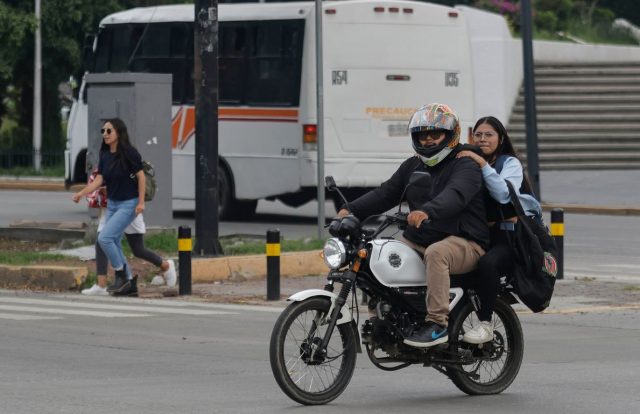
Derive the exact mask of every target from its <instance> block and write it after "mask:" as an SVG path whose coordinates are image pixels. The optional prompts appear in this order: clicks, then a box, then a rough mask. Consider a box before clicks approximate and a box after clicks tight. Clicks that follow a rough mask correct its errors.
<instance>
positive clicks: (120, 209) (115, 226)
mask: <svg viewBox="0 0 640 414" xmlns="http://www.w3.org/2000/svg"><path fill="white" fill-rule="evenodd" d="M136 205H138V199H137V198H132V199H130V200H124V201H116V200H111V199H108V201H107V212H106V216H105V224H104V228H103V229H102V231H101V232H100V234H99V235H98V243H100V247H102V250H103V251H104V254H106V255H107V258H108V259H109V262H111V266H112V267H113V268H114V269H115V270H121V269H122V267H123V266H125V265H127V259H126V258H125V257H124V253H122V235H123V234H124V229H126V228H127V226H128V225H129V224H131V222H132V221H133V219H134V218H136ZM126 268H127V278H128V279H131V269H130V268H129V266H128V265H127V266H126Z"/></svg>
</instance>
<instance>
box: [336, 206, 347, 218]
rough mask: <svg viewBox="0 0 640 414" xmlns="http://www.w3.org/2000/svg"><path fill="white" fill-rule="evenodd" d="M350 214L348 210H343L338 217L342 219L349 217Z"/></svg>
mask: <svg viewBox="0 0 640 414" xmlns="http://www.w3.org/2000/svg"><path fill="white" fill-rule="evenodd" d="M349 214H350V213H349V210H347V209H346V208H342V209H340V211H338V215H337V217H339V218H342V217H346V216H348V215H349Z"/></svg>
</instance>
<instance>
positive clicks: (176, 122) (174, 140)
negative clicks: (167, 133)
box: [171, 108, 182, 148]
mask: <svg viewBox="0 0 640 414" xmlns="http://www.w3.org/2000/svg"><path fill="white" fill-rule="evenodd" d="M181 121H182V108H180V109H178V112H176V116H175V117H174V118H173V119H172V120H171V148H175V147H177V146H178V141H179V139H178V134H179V133H180V122H181Z"/></svg>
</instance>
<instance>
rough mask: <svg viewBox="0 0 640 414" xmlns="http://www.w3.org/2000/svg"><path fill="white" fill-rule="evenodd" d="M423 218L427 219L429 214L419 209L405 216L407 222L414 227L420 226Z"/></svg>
mask: <svg viewBox="0 0 640 414" xmlns="http://www.w3.org/2000/svg"><path fill="white" fill-rule="evenodd" d="M425 220H429V216H428V215H427V213H425V212H424V211H421V210H414V211H412V212H411V213H409V215H408V216H407V222H408V223H409V225H410V226H413V227H415V228H420V226H421V225H422V222H423V221H425Z"/></svg>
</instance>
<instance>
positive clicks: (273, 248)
mask: <svg viewBox="0 0 640 414" xmlns="http://www.w3.org/2000/svg"><path fill="white" fill-rule="evenodd" d="M267 300H280V230H278V229H275V230H267Z"/></svg>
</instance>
